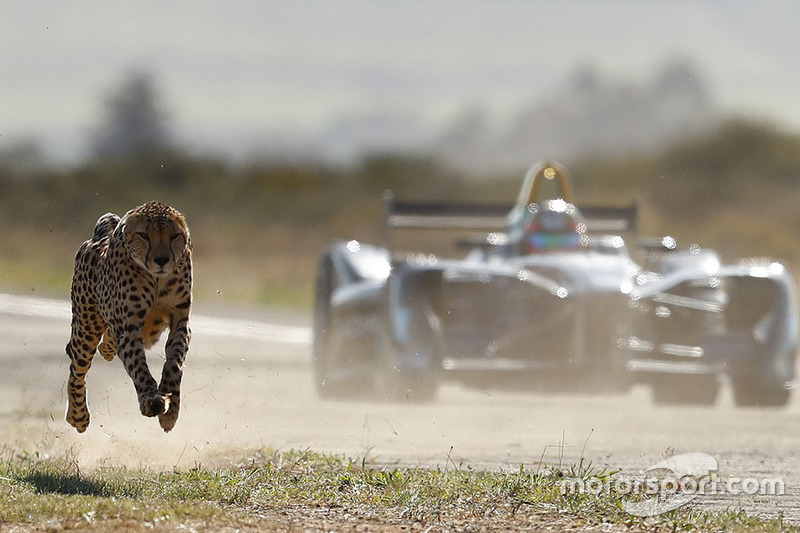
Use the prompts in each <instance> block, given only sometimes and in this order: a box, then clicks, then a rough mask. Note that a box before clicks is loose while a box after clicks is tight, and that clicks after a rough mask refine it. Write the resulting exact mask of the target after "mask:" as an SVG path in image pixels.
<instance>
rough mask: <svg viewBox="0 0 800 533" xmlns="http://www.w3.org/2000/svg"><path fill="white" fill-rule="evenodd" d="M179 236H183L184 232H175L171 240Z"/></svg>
mask: <svg viewBox="0 0 800 533" xmlns="http://www.w3.org/2000/svg"><path fill="white" fill-rule="evenodd" d="M178 237H183V233H175V234H174V235H173V236H172V237H170V238H169V240H170V241H174V240H175V239H177V238H178Z"/></svg>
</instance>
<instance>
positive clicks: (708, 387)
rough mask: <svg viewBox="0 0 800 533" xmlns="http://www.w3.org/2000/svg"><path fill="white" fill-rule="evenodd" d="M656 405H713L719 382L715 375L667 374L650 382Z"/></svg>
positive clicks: (717, 393)
mask: <svg viewBox="0 0 800 533" xmlns="http://www.w3.org/2000/svg"><path fill="white" fill-rule="evenodd" d="M652 386H653V401H654V402H655V403H656V404H657V405H714V404H715V403H716V401H717V396H718V395H719V390H720V383H719V379H718V378H717V376H716V375H682V374H676V375H668V376H660V377H658V378H657V379H656V380H655V381H654V382H653V384H652Z"/></svg>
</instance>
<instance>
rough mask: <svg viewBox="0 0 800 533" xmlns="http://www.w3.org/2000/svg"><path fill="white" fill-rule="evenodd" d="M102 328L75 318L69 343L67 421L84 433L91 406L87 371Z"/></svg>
mask: <svg viewBox="0 0 800 533" xmlns="http://www.w3.org/2000/svg"><path fill="white" fill-rule="evenodd" d="M101 331H102V330H101V328H100V327H97V328H93V327H91V325H88V324H83V323H81V321H80V320H79V319H76V318H73V321H72V334H71V335H70V339H69V343H67V347H66V350H67V355H68V356H69V359H70V364H69V379H68V381H67V398H68V405H67V415H66V419H67V423H69V425H71V426H72V427H74V428H75V429H77V430H78V433H83V432H84V431H86V428H88V427H89V407H88V405H87V404H86V373H87V372H89V368H91V366H92V358H93V357H94V353H95V350H96V349H97V344H98V343H99V342H100V335H101Z"/></svg>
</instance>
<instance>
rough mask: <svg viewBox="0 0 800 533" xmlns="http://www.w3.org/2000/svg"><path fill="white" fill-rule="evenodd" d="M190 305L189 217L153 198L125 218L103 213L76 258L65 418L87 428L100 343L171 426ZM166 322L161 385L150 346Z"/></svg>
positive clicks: (148, 407) (150, 409)
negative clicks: (89, 382) (90, 376)
mask: <svg viewBox="0 0 800 533" xmlns="http://www.w3.org/2000/svg"><path fill="white" fill-rule="evenodd" d="M191 305H192V244H191V240H190V238H189V228H188V227H187V226H186V221H185V220H184V218H183V215H181V214H180V213H179V212H178V211H176V210H175V209H173V208H172V207H169V206H167V205H164V204H162V203H160V202H149V203H146V204H144V205H141V206H139V207H136V208H134V209H132V210H130V211H128V212H127V213H126V214H125V216H123V217H122V218H120V217H119V216H117V215H115V214H113V213H106V214H105V215H103V216H102V217H100V219H99V220H98V221H97V224H96V225H95V228H94V234H93V235H92V238H91V239H90V240H88V241H86V242H84V243H83V245H82V246H81V247H80V249H79V250H78V253H77V255H76V256H75V272H74V274H73V277H72V334H71V336H70V340H69V343H68V344H67V355H68V356H69V358H70V368H69V381H68V396H69V405H68V406H67V417H66V418H67V422H69V424H70V425H72V426H74V427H75V429H77V430H78V432H79V433H83V432H84V431H86V428H87V427H88V426H89V409H88V407H87V404H86V382H85V378H86V373H87V372H88V371H89V368H90V367H91V365H92V358H93V357H94V354H95V352H96V351H97V350H98V349H99V351H100V354H101V355H102V356H103V358H105V359H106V360H107V361H111V360H113V359H114V356H115V355H117V354H119V358H120V359H121V360H122V363H123V365H124V366H125V370H126V371H127V372H128V375H129V376H130V377H131V379H132V380H133V385H134V388H135V389H136V394H137V396H138V399H139V410H140V411H141V413H142V414H143V415H145V416H158V421H159V424H160V425H161V427H162V428H163V429H164V431H170V430H171V429H172V428H173V427H174V426H175V422H176V421H177V420H178V414H179V412H180V386H181V378H182V377H183V364H184V360H185V358H186V352H187V350H188V348H189V340H190V339H191V330H190V329H189V310H190V308H191ZM167 328H169V336H168V338H167V344H166V360H165V362H164V367H163V369H162V373H161V383H156V380H155V379H154V378H153V376H152V375H151V373H150V369H149V368H148V366H147V360H146V359H145V352H144V351H145V349H146V348H149V347H151V346H152V345H153V344H155V342H156V341H157V340H158V339H159V337H160V336H161V333H162V332H163V331H164V330H165V329H167ZM101 340H102V343H101Z"/></svg>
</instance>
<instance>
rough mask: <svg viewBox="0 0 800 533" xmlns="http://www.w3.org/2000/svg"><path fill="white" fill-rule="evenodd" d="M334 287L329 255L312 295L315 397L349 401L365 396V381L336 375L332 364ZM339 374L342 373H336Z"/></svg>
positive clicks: (321, 262) (322, 263) (323, 257)
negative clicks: (332, 298)
mask: <svg viewBox="0 0 800 533" xmlns="http://www.w3.org/2000/svg"><path fill="white" fill-rule="evenodd" d="M335 287H336V273H335V271H334V268H333V263H332V261H331V257H330V254H329V253H323V254H322V255H321V256H320V259H319V264H318V268H317V279H316V291H315V296H314V326H313V344H312V350H311V368H312V373H313V378H314V387H315V389H316V392H317V396H318V397H319V398H321V399H323V400H352V399H357V398H358V397H359V396H364V395H365V390H364V380H363V377H362V378H361V379H357V377H347V378H346V377H343V376H341V375H338V376H337V372H336V371H335V370H336V369H335V368H332V363H331V361H332V360H333V359H334V357H333V353H332V352H333V350H334V349H335V347H336V346H337V345H338V343H337V342H336V336H337V333H338V332H337V331H335V330H334V329H333V325H332V323H331V296H332V294H333V290H334V289H335ZM339 374H341V373H339Z"/></svg>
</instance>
